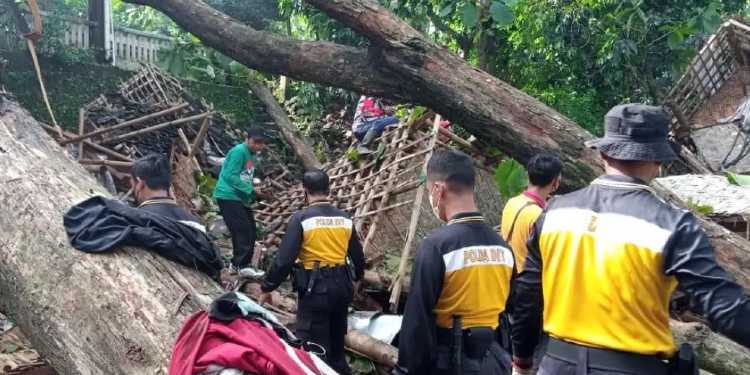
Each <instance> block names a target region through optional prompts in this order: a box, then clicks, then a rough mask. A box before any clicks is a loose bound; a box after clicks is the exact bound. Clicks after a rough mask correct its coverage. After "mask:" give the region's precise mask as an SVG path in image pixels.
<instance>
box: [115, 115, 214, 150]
mask: <svg viewBox="0 0 750 375" xmlns="http://www.w3.org/2000/svg"><path fill="white" fill-rule="evenodd" d="M211 114H212V112H205V113H201V114H198V115H194V116H190V117H185V118H181V119H177V120H172V121H167V122H164V123H161V124H158V125H154V126H150V127H148V128H144V129H140V130H136V131H133V132H130V133H126V134H122V135H118V136H117V137H113V138H109V139H105V140H103V141H102V143H105V144H112V143H120V142H122V141H124V140H126V139H130V138H134V137H138V136H141V135H144V134H148V133H152V132H155V131H157V130H161V129H165V128H168V127H172V126H177V125H181V124H184V123H187V122H191V121H195V120H202V119H204V118H206V117H208V116H211Z"/></svg>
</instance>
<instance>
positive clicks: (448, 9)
mask: <svg viewBox="0 0 750 375" xmlns="http://www.w3.org/2000/svg"><path fill="white" fill-rule="evenodd" d="M451 13H453V3H452V2H450V3H448V5H446V6H445V7H443V9H440V13H438V15H439V16H440V17H448V15H450V14H451Z"/></svg>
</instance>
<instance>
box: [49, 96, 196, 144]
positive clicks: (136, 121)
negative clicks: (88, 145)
mask: <svg viewBox="0 0 750 375" xmlns="http://www.w3.org/2000/svg"><path fill="white" fill-rule="evenodd" d="M188 105H189V104H188V103H181V104H178V105H176V106H174V107H172V108H167V109H165V110H163V111H159V112H155V113H152V114H149V115H146V116H143V117H139V118H136V119H132V120H128V121H125V122H123V123H120V124H117V125H114V126H110V127H106V128H101V129H99V130H94V131H92V132H90V133H86V134H82V135H79V136H75V137H72V138H70V139H66V140H64V141H62V142H60V144H61V145H63V146H64V145H66V144H68V143H74V142H79V141H81V140H84V139H88V138H91V137H93V136H97V135H100V134H105V133H109V132H111V131H114V130H118V129H123V128H127V127H129V126H132V125H136V124H140V123H142V122H144V121H148V120H151V119H154V118H157V117H161V116H165V115H168V114H170V113H172V112H176V111H179V110H181V109H183V108H185V107H187V106H188Z"/></svg>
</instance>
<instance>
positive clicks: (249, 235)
mask: <svg viewBox="0 0 750 375" xmlns="http://www.w3.org/2000/svg"><path fill="white" fill-rule="evenodd" d="M266 141H267V137H266V136H265V134H263V132H261V131H260V130H259V129H250V130H248V132H247V137H246V138H245V142H243V143H240V144H238V145H237V146H234V147H232V149H231V150H229V152H228V153H227V156H226V158H225V159H224V163H223V164H222V166H221V173H220V174H219V180H218V181H217V182H216V187H215V188H214V195H213V196H214V199H216V201H217V202H218V203H219V211H220V212H221V216H223V217H224V222H225V223H226V224H227V227H228V228H229V233H231V235H232V248H233V250H234V251H233V256H232V270H233V271H239V270H241V269H242V268H245V267H247V266H248V265H249V264H250V260H251V259H252V258H253V250H254V249H255V236H256V234H255V218H254V217H253V211H252V209H251V208H250V205H251V204H252V202H253V201H254V199H255V197H256V196H258V197H261V198H264V197H266V195H265V194H263V193H262V192H261V191H259V190H258V189H256V188H255V187H254V186H253V178H254V177H255V169H256V168H257V166H258V159H257V158H256V155H257V154H258V153H259V152H261V151H262V150H263V149H264V148H265V147H266Z"/></svg>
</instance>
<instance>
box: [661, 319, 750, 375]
mask: <svg viewBox="0 0 750 375" xmlns="http://www.w3.org/2000/svg"><path fill="white" fill-rule="evenodd" d="M671 326H672V333H673V334H674V336H675V340H676V341H677V342H678V343H683V342H687V343H690V344H691V345H692V346H693V348H694V349H695V351H696V353H697V354H698V358H699V360H700V367H701V369H704V370H706V371H709V372H711V373H712V374H714V375H740V374H750V350H748V349H747V348H745V347H743V346H742V345H739V344H736V343H735V342H734V341H732V340H729V339H728V338H726V337H724V336H721V335H719V334H717V333H714V332H713V331H711V330H710V329H709V328H708V327H706V326H705V325H703V324H700V323H682V322H676V321H672V322H671Z"/></svg>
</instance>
